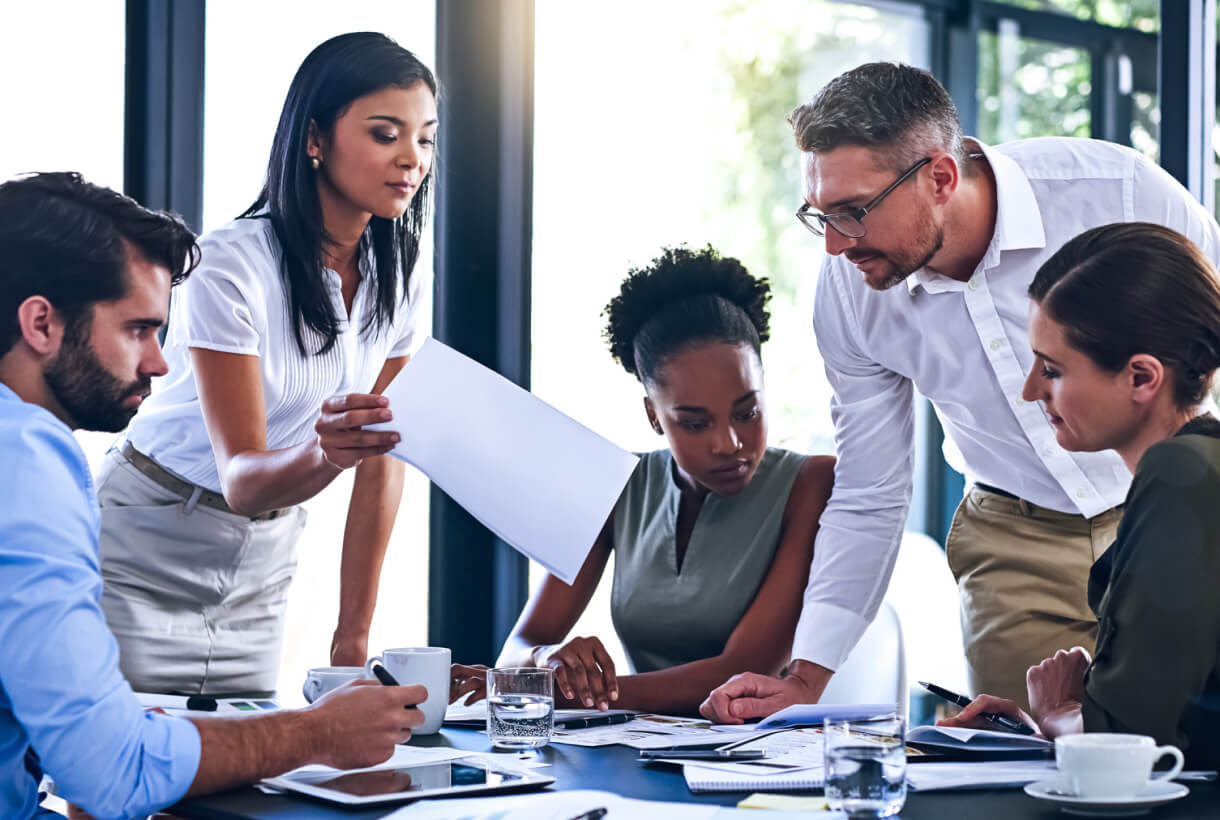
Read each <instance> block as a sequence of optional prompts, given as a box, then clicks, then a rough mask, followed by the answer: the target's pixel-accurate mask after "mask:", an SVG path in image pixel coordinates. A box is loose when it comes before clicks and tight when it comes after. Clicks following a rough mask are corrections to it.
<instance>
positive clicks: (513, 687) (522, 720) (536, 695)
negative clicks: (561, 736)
mask: <svg viewBox="0 0 1220 820" xmlns="http://www.w3.org/2000/svg"><path fill="white" fill-rule="evenodd" d="M553 686H554V673H553V672H552V670H550V669H539V668H538V667H535V666H528V667H510V668H505V669H489V670H487V736H488V737H489V738H491V742H492V743H493V744H494V745H496V746H500V747H502V748H505V749H537V748H538V747H540V746H545V745H546V744H548V743H550V742H551V732H552V730H553V729H554V728H555V696H554V694H553V691H554V690H553Z"/></svg>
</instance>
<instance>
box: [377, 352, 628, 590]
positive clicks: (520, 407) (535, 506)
mask: <svg viewBox="0 0 1220 820" xmlns="http://www.w3.org/2000/svg"><path fill="white" fill-rule="evenodd" d="M385 396H386V397H387V398H389V400H390V410H391V412H393V414H394V418H393V420H392V421H389V422H386V423H384V424H373V425H369V429H374V430H378V429H379V430H393V431H394V432H396V433H398V434H399V435H400V436H402V440H401V441H400V442H399V443H398V445H397V446H396V447H395V448H394V449H393V450H392V451H391V455H393V456H395V457H397V458H400V459H402V460H403V461H405V462H407V463H408V464H412V465H414V466H415V467H417V468H418V469H419V470H420V471H422V472H423V473H424V474H425V475H427V476H428V478H430V479H431V480H432V481H433V483H435V484H436V485H437V486H438V487H440V488H441V489H442V490H444V491H445V492H446V493H448V494H449V496H450V497H452V498H453V500H454V501H456V502H457V503H459V504H461V505H462V507H463V508H465V509H466V511H467V512H469V513H470V514H471V515H473V516H474V517H475V518H477V519H478V520H479V521H480V522H481V523H482V524H483V526H485V527H487V528H488V529H489V530H491V531H492V532H494V533H495V534H496V535H497V536H499V537H500V538H501V539H502V540H504V541H505V542H507V543H508V544H510V545H511V546H512V547H513V548H514V549H516V550H518V551H520V552H522V553H524V554H525V555H527V556H529V557H530V558H532V559H534V560H535V561H537V562H538V563H539V564H541V565H542V566H543V567H545V568H546V569H547V571H549V572H551V573H552V574H554V575H555V576H557V577H558V578H560V579H562V580H563V581H564V582H565V583H569V584H570V583H572V581H574V580H575V579H576V574H577V573H578V572H579V571H580V568H581V566H582V565H583V564H584V561H585V556H587V555H588V553H589V549H590V548H591V547H592V546H593V542H594V541H595V540H596V539H597V535H598V533H599V532H601V529H602V526H603V525H604V524H605V523H606V518H607V517H609V515H610V512H611V510H613V508H614V504H615V502H617V501H618V497H619V495H620V494H621V493H622V491H623V487H624V486H625V485H626V483H627V479H628V478H629V477H630V476H631V472H632V470H634V469H635V465H636V462H637V461H638V459H637V458H636V457H635V456H633V455H631V454H630V453H628V452H626V451H625V450H623V449H621V448H620V447H617V446H616V445H614V444H612V443H611V442H609V441H607V440H606V439H604V438H602V437H601V436H599V435H597V434H596V433H594V432H593V431H591V430H589V429H588V428H586V427H584V426H582V425H581V424H579V423H578V422H576V421H574V420H573V419H571V418H569V417H568V416H565V415H564V414H563V413H561V412H559V411H558V410H556V409H555V408H554V407H551V406H550V405H549V404H547V403H546V402H544V401H542V400H541V399H539V398H537V397H536V396H534V395H533V394H531V393H530V392H528V391H526V390H522V389H521V388H520V387H518V386H517V385H515V384H513V383H512V382H510V381H509V380H508V379H506V378H504V377H503V376H501V375H499V374H498V373H495V372H494V371H492V370H489V369H488V368H486V367H484V366H483V365H481V364H479V363H478V362H476V361H474V360H473V359H470V358H467V357H466V356H463V355H462V354H461V353H458V352H457V351H456V350H454V349H453V348H450V347H447V346H446V345H444V344H442V343H440V342H438V341H436V340H435V339H427V340H425V341H424V344H423V347H421V348H420V349H419V351H418V352H417V353H416V354H415V355H413V356H412V357H411V359H410V360H409V361H408V362H407V364H406V366H405V367H404V368H403V369H402V372H400V373H399V374H398V376H397V377H395V379H394V381H392V382H390V385H389V386H388V387H387V388H386V390H385Z"/></svg>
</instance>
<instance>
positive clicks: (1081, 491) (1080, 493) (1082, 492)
mask: <svg viewBox="0 0 1220 820" xmlns="http://www.w3.org/2000/svg"><path fill="white" fill-rule="evenodd" d="M1076 497H1077V498H1088V497H1089V491H1088V490H1086V489H1085V488H1084V487H1078V488H1077V489H1076Z"/></svg>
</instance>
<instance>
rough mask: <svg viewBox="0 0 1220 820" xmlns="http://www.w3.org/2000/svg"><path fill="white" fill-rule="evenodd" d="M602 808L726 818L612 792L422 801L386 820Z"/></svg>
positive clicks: (719, 812)
mask: <svg viewBox="0 0 1220 820" xmlns="http://www.w3.org/2000/svg"><path fill="white" fill-rule="evenodd" d="M599 808H603V809H605V810H606V814H605V815H604V816H605V818H606V819H607V820H614V818H621V820H710V819H711V818H714V817H718V816H723V815H724V810H723V809H721V808H720V807H719V806H714V805H707V804H706V803H656V802H653V801H651V800H632V799H630V798H627V797H620V796H619V795H617V794H611V793H610V792H602V791H592V790H572V791H555V792H542V793H540V794H529V795H518V796H514V797H470V798H464V799H463V798H458V799H445V800H421V801H419V802H418V803H414V804H412V805H410V806H407V807H405V808H401V809H399V810H398V811H396V812H394V813H393V814H391V815H389V816H388V817H387V818H386V820H570V818H573V817H577V816H580V815H583V814H584V813H585V812H588V811H591V810H592V809H599ZM732 813H733V814H737V812H735V811H734V812H732Z"/></svg>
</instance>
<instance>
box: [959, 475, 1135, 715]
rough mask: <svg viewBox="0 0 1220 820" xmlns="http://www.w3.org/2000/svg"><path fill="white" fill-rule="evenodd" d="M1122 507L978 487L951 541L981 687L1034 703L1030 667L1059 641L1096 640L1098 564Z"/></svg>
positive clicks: (970, 662) (971, 668)
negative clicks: (1028, 688) (1064, 508)
mask: <svg viewBox="0 0 1220 820" xmlns="http://www.w3.org/2000/svg"><path fill="white" fill-rule="evenodd" d="M1121 517H1122V508H1121V507H1116V508H1114V509H1112V510H1107V511H1106V512H1104V513H1101V514H1100V515H1097V516H1094V517H1093V518H1084V517H1082V516H1079V515H1069V514H1067V513H1061V512H1057V511H1055V510H1048V509H1046V508H1044V507H1038V506H1035V505H1033V504H1030V503H1029V502H1027V501H1020V500H1017V499H1013V498H1007V497H1005V496H1002V495H998V494H996V493H992V492H989V491H987V490H983V489H981V488H979V487H971V488H970V490H969V492H968V493H967V494H966V497H965V498H964V499H963V500H962V503H961V504H960V505H959V506H958V508H957V512H956V513H955V514H954V516H953V524H952V526H950V528H949V535H948V538H947V539H946V541H945V552H946V554H947V557H948V560H949V568H950V569H951V570H952V571H953V575H954V577H955V578H956V579H957V585H958V592H959V598H960V601H961V613H962V637H963V641H964V643H965V650H966V662H967V669H968V672H969V675H970V685H971V688H972V690H973V693H974V694H976V695H977V694H982V693H986V694H989V695H998V696H1000V697H1005V698H1011V699H1012V700H1015V701H1016V702H1017V703H1019V704H1021V708H1023V709H1028V708H1029V703H1028V699H1027V697H1026V692H1025V671H1026V670H1027V669H1028V668H1029V667H1031V666H1034V665H1036V664H1038V663H1040V662H1041V661H1042V660H1043V659H1044V658H1047V657H1049V656H1051V655H1053V654H1054V653H1055V651H1056V650H1057V649H1068V648H1070V647H1073V646H1083V647H1084V648H1085V649H1087V650H1089V652H1090V653H1091V652H1092V651H1093V646H1094V644H1095V643H1096V641H1097V618H1096V616H1094V614H1093V611H1092V610H1091V609H1090V608H1089V603H1088V581H1089V569H1090V568H1091V567H1092V566H1093V562H1094V561H1096V560H1097V559H1098V558H1099V557H1100V556H1101V554H1102V553H1103V552H1105V551H1106V549H1107V548H1109V546H1110V544H1111V543H1113V541H1114V538H1115V536H1116V535H1117V533H1118V523H1119V520H1120V519H1121Z"/></svg>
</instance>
